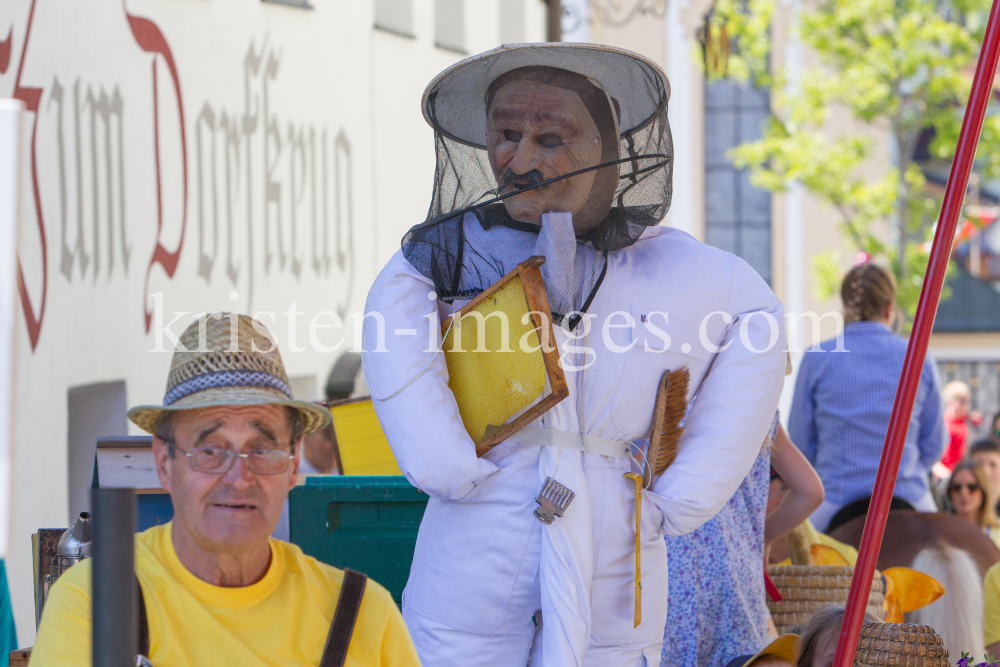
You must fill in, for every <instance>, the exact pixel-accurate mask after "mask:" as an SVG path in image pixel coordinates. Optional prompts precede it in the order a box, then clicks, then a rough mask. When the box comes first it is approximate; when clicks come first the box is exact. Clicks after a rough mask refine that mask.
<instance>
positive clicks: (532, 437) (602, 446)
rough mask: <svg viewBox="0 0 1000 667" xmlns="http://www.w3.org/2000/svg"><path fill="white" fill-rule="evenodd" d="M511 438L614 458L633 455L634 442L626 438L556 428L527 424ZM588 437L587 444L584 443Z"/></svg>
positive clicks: (527, 442)
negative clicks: (612, 437)
mask: <svg viewBox="0 0 1000 667" xmlns="http://www.w3.org/2000/svg"><path fill="white" fill-rule="evenodd" d="M509 439H510V440H513V441H514V442H521V443H524V444H528V445H541V446H543V447H563V448H564V449H578V450H580V451H582V452H590V453H592V454H601V455H602V456H610V457H612V458H616V459H619V458H629V457H630V456H631V455H632V443H630V442H625V441H624V440H612V439H611V438H602V437H601V436H599V435H591V434H586V435H583V436H581V435H580V434H579V433H570V432H569V431H560V430H558V429H554V428H540V427H538V426H525V427H524V428H522V429H521V430H520V431H518V432H517V433H515V434H514V435H512V436H510V438H509ZM584 439H586V444H584Z"/></svg>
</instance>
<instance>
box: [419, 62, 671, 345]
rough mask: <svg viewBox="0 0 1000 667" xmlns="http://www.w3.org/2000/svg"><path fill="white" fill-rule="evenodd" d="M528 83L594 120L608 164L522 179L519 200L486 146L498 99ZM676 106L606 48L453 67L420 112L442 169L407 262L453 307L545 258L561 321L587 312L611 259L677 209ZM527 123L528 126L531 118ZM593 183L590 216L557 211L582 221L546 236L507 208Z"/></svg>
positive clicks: (591, 162) (655, 76)
mask: <svg viewBox="0 0 1000 667" xmlns="http://www.w3.org/2000/svg"><path fill="white" fill-rule="evenodd" d="M526 83H530V84H532V85H536V86H538V85H547V86H549V87H555V88H561V89H563V90H565V91H568V92H569V93H572V96H576V97H575V98H574V99H577V100H578V101H579V104H578V105H576V108H577V109H580V108H584V109H585V113H586V114H587V115H589V116H590V120H592V122H593V123H594V125H595V126H596V128H597V130H598V132H599V139H600V143H599V145H600V151H599V152H600V156H599V157H597V156H593V157H591V158H589V159H588V160H586V161H584V162H586V163H585V164H581V165H577V166H575V167H574V168H573V169H572V170H566V172H565V173H561V172H558V171H557V172H555V173H552V174H546V175H544V176H543V175H541V172H538V175H537V176H536V177H534V178H527V177H528V176H531V174H530V173H528V174H523V175H522V174H518V176H524V177H525V178H526V179H527V181H529V184H528V185H520V184H519V185H514V186H513V187H514V188H517V189H516V190H512V189H511V188H512V183H514V182H517V183H521V182H522V181H523V180H524V179H521V180H516V181H515V180H513V179H511V178H508V174H507V171H510V169H509V168H507V169H506V171H504V170H503V169H502V166H498V165H497V164H494V163H493V162H491V148H490V142H489V141H488V135H489V133H490V132H491V131H494V132H497V131H498V130H497V129H496V128H494V130H491V128H490V119H491V117H492V116H491V113H493V111H492V108H493V105H494V102H495V101H496V100H497V99H498V98H499V97H500V96H501V91H502V90H503V89H504V88H505V87H506V86H510V85H512V84H519V85H523V84H526ZM572 96H570V97H572ZM669 97H670V85H669V83H668V82H667V78H666V76H665V75H664V74H663V72H662V71H661V70H660V68H659V67H657V66H656V65H655V64H654V63H653V62H651V61H649V60H648V59H646V58H644V57H643V56H641V55H639V54H636V53H632V52H630V51H626V50H625V49H619V48H615V47H609V46H603V45H596V44H567V43H551V44H515V45H506V46H502V47H499V48H497V49H494V50H492V51H488V52H486V53H482V54H479V55H476V56H473V57H470V58H466V59H465V60H462V61H461V62H459V63H456V64H455V65H452V66H451V67H449V68H448V69H446V70H445V71H443V72H442V73H441V74H439V75H438V76H437V77H435V78H434V80H432V81H431V82H430V84H429V85H428V86H427V89H426V90H425V91H424V96H423V100H422V111H423V115H424V118H425V119H426V120H427V122H428V123H429V124H430V126H431V127H432V128H433V130H434V142H435V151H436V154H437V166H436V169H435V174H434V186H433V192H432V196H431V204H430V207H429V209H428V211H427V218H426V219H425V220H424V222H423V223H421V224H419V225H416V226H414V227H413V228H411V229H410V231H409V232H407V234H406V236H405V237H404V238H403V242H402V249H403V255H404V256H405V257H406V259H407V260H409V262H410V263H411V264H412V265H413V266H414V267H415V268H416V269H417V270H418V271H419V272H420V273H422V274H423V275H425V276H427V277H428V278H430V279H431V280H433V282H434V287H435V291H436V293H437V295H438V298H440V299H441V300H443V301H445V302H451V301H456V300H464V299H471V298H473V297H475V296H476V295H478V294H480V293H482V292H483V291H484V290H485V289H487V288H488V287H490V285H492V284H494V283H495V282H496V281H497V280H499V279H500V278H501V277H502V276H503V275H505V274H506V273H508V272H509V271H511V270H513V268H514V267H516V266H517V265H518V264H519V263H520V262H522V261H524V260H526V259H527V258H528V257H530V256H538V255H540V256H543V257H545V258H546V260H547V262H546V264H545V265H544V266H543V267H542V275H543V278H544V279H545V285H546V292H547V296H548V300H549V305H550V307H551V309H552V313H553V316H554V318H555V321H556V322H560V323H564V322H563V317H564V316H566V315H569V313H580V312H585V311H586V310H587V308H588V307H589V304H590V301H591V299H592V298H593V295H594V293H595V292H596V290H597V288H598V287H599V285H600V283H601V281H602V279H603V277H604V274H605V271H606V269H607V257H608V253H610V252H614V251H616V250H620V249H622V248H625V247H627V246H630V245H632V244H633V243H635V241H637V240H638V239H639V237H640V236H641V234H642V233H643V231H645V230H646V229H647V228H648V227H650V226H653V225H656V224H659V222H660V221H661V220H662V219H663V217H664V216H665V215H666V213H667V209H668V208H669V207H670V198H671V192H672V173H673V143H672V139H671V136H670V126H669V123H668V122H667V102H668V100H669ZM568 104H573V103H572V102H569V103H568ZM507 108H509V107H507ZM568 108H569V107H567V109H568ZM505 113H506V115H505V116H504V117H505V118H508V119H509V117H510V112H509V111H507V112H505ZM519 113H524V114H525V117H526V118H527V117H529V116H528V113H529V112H528V111H522V112H519ZM575 113H577V114H579V113H580V112H579V111H577V112H575ZM577 117H579V115H578V116H577ZM494 122H495V123H507V122H508V121H507V120H503V121H498V120H496V119H494ZM499 134H504V135H505V136H506V131H502V132H499ZM580 143H582V142H580ZM498 170H500V171H503V173H502V174H499V175H498V173H497V171H498ZM534 171H538V170H534ZM567 179H579V180H577V181H568V180H567ZM588 179H592V182H593V185H592V186H591V189H590V197H588V198H587V199H586V203H585V205H584V206H582V207H577V210H576V212H574V211H573V209H572V208H571V207H567V208H560V207H559V206H561V205H562V204H563V203H564V202H562V203H560V204H557V205H556V206H555V207H554V209H552V210H551V212H555V213H562V214H565V213H567V212H569V213H572V214H573V215H574V216H576V217H575V218H574V219H573V225H572V226H568V225H567V224H565V222H555V223H551V225H550V227H549V228H547V227H546V225H547V222H546V220H547V219H548V218H546V217H544V215H543V218H542V221H541V224H539V223H538V221H537V220H530V221H529V220H525V219H523V217H520V218H519V217H518V215H519V214H511V213H510V211H509V210H508V206H507V203H505V202H516V201H518V200H517V199H516V198H517V197H518V196H520V195H524V196H528V195H527V194H525V193H528V192H529V191H531V190H535V189H538V188H543V189H542V190H538V192H539V193H542V192H546V190H544V188H552V187H555V185H554V184H556V183H558V182H559V181H566V182H567V183H570V182H573V183H584V182H587V180H588ZM562 185H565V183H563V184H562ZM550 191H551V192H555V191H556V190H550ZM512 198H514V199H512ZM577 201H583V200H582V198H581V199H578V200H577ZM546 205H547V206H548V205H549V203H548V202H547V203H546ZM583 213H585V214H586V215H583ZM543 214H544V212H543ZM549 218H551V216H549ZM584 222H585V224H584ZM554 272H558V273H560V274H561V275H553V273H554ZM569 319H570V321H579V318H578V317H570V318H569ZM569 328H572V326H570V327H569Z"/></svg>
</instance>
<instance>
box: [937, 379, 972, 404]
mask: <svg viewBox="0 0 1000 667" xmlns="http://www.w3.org/2000/svg"><path fill="white" fill-rule="evenodd" d="M956 396H965V397H966V398H971V397H972V390H971V389H969V385H967V384H965V383H964V382H962V381H961V380H952V381H951V382H949V383H948V384H946V385H945V386H944V389H942V390H941V397H942V398H944V400H946V401H947V400H950V399H952V398H955V397H956Z"/></svg>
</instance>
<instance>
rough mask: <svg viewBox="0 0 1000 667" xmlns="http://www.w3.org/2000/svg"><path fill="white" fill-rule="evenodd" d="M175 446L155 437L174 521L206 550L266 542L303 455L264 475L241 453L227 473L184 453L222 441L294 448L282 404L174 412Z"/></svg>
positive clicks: (238, 549) (237, 447) (242, 448)
mask: <svg viewBox="0 0 1000 667" xmlns="http://www.w3.org/2000/svg"><path fill="white" fill-rule="evenodd" d="M173 426H174V445H175V447H176V448H177V451H176V452H175V454H174V456H175V458H170V455H169V453H168V447H167V443H166V442H164V441H163V440H161V439H160V438H158V437H157V438H154V439H153V453H154V454H155V456H156V470H157V473H158V475H159V477H160V483H161V484H162V485H163V488H164V489H166V490H167V491H168V492H169V493H170V499H171V501H172V502H173V504H174V525H175V531H176V530H178V529H179V530H183V531H184V532H185V533H186V534H187V536H188V537H189V538H190V539H191V540H192V541H194V543H195V544H197V545H198V546H199V547H200V548H201V549H203V550H205V551H208V552H212V553H231V554H236V553H243V552H248V551H252V550H253V549H254V548H259V547H260V545H261V544H263V543H266V541H267V538H268V536H269V535H270V534H271V533H272V532H273V531H274V528H275V526H276V525H277V523H278V519H279V517H280V516H281V510H282V507H283V505H284V502H285V498H286V497H287V495H288V491H289V490H290V489H291V488H292V487H293V486H295V480H296V475H297V473H298V467H299V461H298V456H296V457H295V458H294V459H292V460H291V461H289V462H288V463H289V465H288V468H287V470H285V471H284V472H282V473H278V474H275V475H259V474H255V473H253V472H250V470H249V469H248V468H247V459H242V458H237V459H234V460H233V462H232V467H231V468H230V469H229V471H228V472H225V473H222V474H212V473H206V472H198V471H196V470H193V469H192V467H191V461H193V459H192V458H189V457H187V456H185V452H191V451H192V450H193V449H194V448H196V447H198V448H218V449H226V450H231V451H233V452H236V453H240V454H245V453H247V452H250V451H252V450H272V449H280V450H283V451H286V452H287V451H289V450H290V448H291V442H290V440H291V435H290V433H289V428H288V415H287V412H286V411H285V408H284V407H283V406H277V405H259V406H257V405H255V406H240V407H235V406H220V407H210V408H201V409H197V410H184V411H180V412H177V413H175V414H174V419H173Z"/></svg>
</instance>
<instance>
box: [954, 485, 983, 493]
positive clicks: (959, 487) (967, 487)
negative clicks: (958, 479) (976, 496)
mask: <svg viewBox="0 0 1000 667" xmlns="http://www.w3.org/2000/svg"><path fill="white" fill-rule="evenodd" d="M963 488H964V489H965V490H966V491H968V492H969V493H975V492H976V491H982V490H983V489H982V487H981V486H979V485H978V484H952V485H951V486H949V487H948V493H957V492H958V491H961V490H962V489H963Z"/></svg>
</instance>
